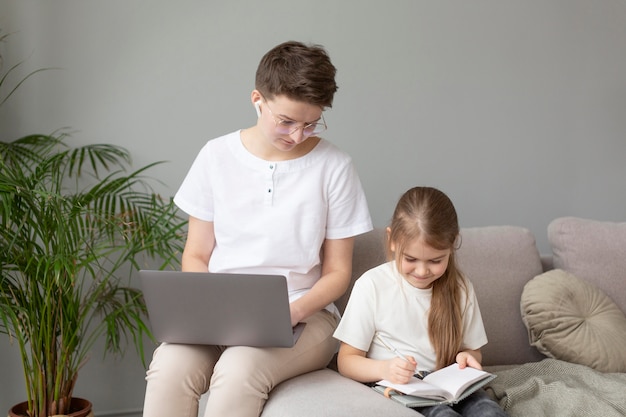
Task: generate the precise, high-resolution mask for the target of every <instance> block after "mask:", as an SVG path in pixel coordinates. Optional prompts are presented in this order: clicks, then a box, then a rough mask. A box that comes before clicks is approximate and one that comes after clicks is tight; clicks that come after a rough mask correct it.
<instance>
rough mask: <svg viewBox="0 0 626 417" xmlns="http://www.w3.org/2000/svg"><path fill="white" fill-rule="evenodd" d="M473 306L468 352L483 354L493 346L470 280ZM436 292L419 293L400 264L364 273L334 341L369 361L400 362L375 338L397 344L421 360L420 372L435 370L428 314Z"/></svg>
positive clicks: (468, 315) (467, 322) (467, 323)
mask: <svg viewBox="0 0 626 417" xmlns="http://www.w3.org/2000/svg"><path fill="white" fill-rule="evenodd" d="M467 284H468V294H467V299H468V300H469V304H468V306H467V309H466V311H465V313H464V314H463V320H464V322H463V331H464V339H463V346H462V349H478V348H480V347H481V346H483V345H485V344H486V343H487V335H486V334H485V328H484V326H483V321H482V317H481V315H480V309H479V308H478V301H477V300H476V294H475V293H474V288H473V286H472V284H471V283H470V282H469V281H468V282H467ZM431 296H432V289H425V290H422V289H419V288H415V287H413V286H412V285H411V284H409V283H408V282H406V280H405V279H404V278H403V277H402V275H401V274H400V273H399V272H398V270H397V268H396V263H395V261H391V262H387V263H385V264H382V265H380V266H378V267H376V268H373V269H371V270H369V271H367V272H366V273H364V274H363V275H362V276H361V277H360V278H359V279H358V280H357V281H356V282H355V284H354V288H353V289H352V293H351V295H350V299H349V301H348V304H347V306H346V309H345V311H344V314H343V317H342V319H341V322H340V323H339V326H338V327H337V329H336V330H335V333H334V337H335V338H336V339H339V340H341V341H342V342H344V343H347V344H349V345H351V346H353V347H355V348H357V349H359V350H362V351H365V352H367V355H366V356H367V357H368V358H372V359H379V360H386V359H391V358H393V357H395V354H394V353H393V352H391V351H389V349H387V348H386V347H385V346H384V345H383V344H382V343H381V342H380V341H378V340H377V339H376V338H375V336H376V334H377V333H380V334H381V336H382V338H383V340H385V341H388V343H391V344H392V345H393V347H395V348H396V349H397V350H398V351H399V352H401V353H402V354H403V355H410V356H413V357H414V358H415V360H416V361H417V364H418V369H425V370H434V369H435V367H436V353H435V350H434V349H433V346H432V344H431V343H430V338H429V337H428V311H429V309H430V301H431Z"/></svg>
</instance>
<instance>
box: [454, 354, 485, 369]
mask: <svg viewBox="0 0 626 417" xmlns="http://www.w3.org/2000/svg"><path fill="white" fill-rule="evenodd" d="M474 352H475V351H467V350H465V351H463V352H459V353H457V355H456V363H458V364H459V368H461V369H463V368H465V367H466V366H469V367H471V368H476V369H481V370H482V369H483V367H482V366H481V365H480V362H479V360H478V358H477V356H478V357H480V353H479V354H478V355H473V353H474Z"/></svg>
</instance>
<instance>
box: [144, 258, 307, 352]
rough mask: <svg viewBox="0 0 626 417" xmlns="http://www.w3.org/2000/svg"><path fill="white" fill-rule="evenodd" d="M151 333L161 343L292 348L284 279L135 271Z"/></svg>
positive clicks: (296, 334)
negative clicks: (146, 308) (146, 309)
mask: <svg viewBox="0 0 626 417" xmlns="http://www.w3.org/2000/svg"><path fill="white" fill-rule="evenodd" d="M139 280H140V285H141V289H142V291H143V295H144V298H145V300H146V305H147V307H148V315H149V320H150V326H151V328H152V332H153V334H154V336H155V337H156V339H157V340H159V341H160V342H169V343H185V344H205V345H225V346H257V347H270V346H271V347H292V346H293V345H294V344H295V343H296V341H297V339H298V337H299V336H300V334H301V332H302V330H303V327H304V323H300V324H298V325H297V326H296V327H294V328H292V327H291V316H290V312H289V297H288V293H287V279H286V278H285V277H284V276H281V275H250V274H216V273H209V272H206V273H200V272H180V271H151V270H141V271H139Z"/></svg>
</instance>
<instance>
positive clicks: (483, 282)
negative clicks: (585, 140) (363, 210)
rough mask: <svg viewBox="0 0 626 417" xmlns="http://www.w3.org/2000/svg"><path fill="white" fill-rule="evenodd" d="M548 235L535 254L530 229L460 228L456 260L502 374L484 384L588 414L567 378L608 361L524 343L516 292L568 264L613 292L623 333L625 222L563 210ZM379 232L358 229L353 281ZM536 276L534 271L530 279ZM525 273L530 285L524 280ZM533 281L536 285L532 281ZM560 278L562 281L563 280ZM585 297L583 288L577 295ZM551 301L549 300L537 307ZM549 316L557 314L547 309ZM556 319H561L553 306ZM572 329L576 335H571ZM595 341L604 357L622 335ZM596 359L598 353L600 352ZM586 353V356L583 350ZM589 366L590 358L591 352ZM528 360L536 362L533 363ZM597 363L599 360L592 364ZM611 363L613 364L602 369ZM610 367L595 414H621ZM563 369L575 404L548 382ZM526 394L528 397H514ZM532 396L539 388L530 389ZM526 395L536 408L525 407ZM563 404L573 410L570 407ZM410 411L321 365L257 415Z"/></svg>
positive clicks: (362, 415) (540, 410) (376, 257)
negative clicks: (547, 249) (575, 358)
mask: <svg viewBox="0 0 626 417" xmlns="http://www.w3.org/2000/svg"><path fill="white" fill-rule="evenodd" d="M548 238H549V242H550V244H551V246H552V252H553V253H552V254H546V255H544V256H543V257H542V256H540V254H539V252H538V250H537V247H536V245H535V239H534V236H533V235H532V234H531V232H530V231H529V230H527V229H525V228H521V227H514V226H493V227H479V228H464V229H462V245H461V248H460V249H459V251H458V259H459V264H460V266H461V268H462V270H463V271H464V272H465V274H466V275H467V276H468V277H469V278H470V280H471V281H472V283H473V284H474V287H475V289H476V293H477V296H478V300H479V304H480V308H481V313H482V316H483V321H484V323H485V328H486V331H487V336H488V338H489V343H488V344H487V345H486V346H485V347H484V348H483V365H484V366H485V367H486V369H487V370H490V371H493V372H494V373H496V374H498V378H496V380H495V381H498V380H500V381H501V386H495V385H494V388H493V389H488V391H489V392H490V393H491V394H492V396H494V398H495V399H496V400H498V401H500V404H501V405H502V407H503V408H505V409H506V410H507V411H508V412H509V414H510V415H511V416H518V415H529V416H531V415H532V416H540V415H550V416H555V415H592V414H590V413H589V412H588V410H587V409H586V408H585V407H587V406H588V405H587V404H585V403H584V401H586V399H585V398H584V397H585V395H580V394H579V393H577V392H576V391H572V386H573V385H575V384H577V383H578V384H581V383H580V382H579V380H580V379H582V380H585V381H586V380H591V378H590V377H589V375H588V373H593V374H594V378H599V379H606V378H607V377H608V376H609V374H607V373H606V371H607V370H606V369H604V370H602V371H597V370H595V369H593V368H592V367H588V366H586V365H580V364H576V363H572V362H570V361H566V360H563V358H562V357H561V358H559V355H560V353H559V352H557V353H556V354H553V352H551V351H550V349H552V347H551V346H549V344H548V343H547V341H542V340H534V341H533V344H534V345H535V346H538V347H539V349H538V348H537V347H535V346H533V345H531V342H530V341H529V340H530V339H532V335H531V333H532V332H531V330H529V329H528V328H527V327H526V325H529V323H528V321H529V320H531V319H530V318H529V316H530V313H528V312H524V311H522V309H521V308H520V300H521V299H522V298H523V297H527V295H526V292H528V293H529V294H531V295H532V291H530V290H528V287H532V286H533V285H534V287H535V288H533V289H534V290H535V292H536V291H539V293H540V295H541V297H543V296H544V294H547V293H549V292H550V291H543V289H542V288H541V285H543V284H544V282H545V281H546V280H547V279H548V278H550V277H549V276H546V277H544V275H545V274H544V272H546V271H550V270H552V271H562V270H565V271H568V272H569V273H570V274H573V275H575V276H576V277H578V278H580V279H582V280H583V281H585V282H587V283H589V285H591V286H593V288H595V289H599V290H601V291H603V292H604V293H606V294H609V295H610V297H611V298H612V300H613V301H614V303H615V304H616V305H617V307H618V311H619V313H620V314H618V315H617V316H616V315H615V314H613V316H612V317H611V320H614V321H615V323H616V324H611V326H612V327H611V328H610V329H609V331H608V333H614V331H615V329H617V330H616V331H617V332H618V333H620V334H618V336H619V337H626V319H625V318H624V312H625V311H626V223H608V222H597V221H592V220H585V219H578V218H571V217H570V218H560V219H556V220H554V221H553V222H552V223H551V224H550V225H549V227H548ZM383 241H384V233H383V229H375V230H374V231H372V232H370V233H367V234H364V235H362V236H359V237H357V239H356V242H355V250H354V265H353V282H354V280H356V279H358V277H359V276H360V275H361V274H362V273H363V272H364V271H366V270H367V269H369V268H372V267H374V266H376V265H378V264H380V263H382V262H384V261H385V259H384V250H383V244H384V242H383ZM535 277H539V278H540V279H538V280H534V278H535ZM531 281H532V284H530V285H528V286H527V284H528V283H529V282H531ZM548 281H549V282H548V283H551V282H552V281H554V282H556V280H551V281H550V280H548ZM535 282H537V283H538V284H537V285H535V284H534V283H535ZM538 286H539V288H537V287H538ZM525 287H526V288H527V290H528V291H526V290H525ZM566 287H569V284H567V285H566ZM349 292H350V291H348V292H347V293H346V294H345V295H344V297H342V298H341V299H340V300H338V302H337V305H338V306H339V308H340V309H343V308H344V307H345V304H346V302H347V299H348V297H349ZM552 292H553V293H554V292H556V293H557V294H565V300H566V301H565V302H559V301H556V302H552V301H551V300H548V303H547V305H548V306H555V307H558V306H559V305H561V304H567V302H568V301H567V300H570V299H572V297H574V298H575V294H574V295H572V294H569V293H568V292H567V291H565V290H562V289H561V288H558V287H557V288H556V289H555V291H552ZM557 296H558V295H557ZM533 297H535V298H540V297H537V296H533ZM582 298H583V299H587V298H590V297H587V295H586V294H583V295H582ZM570 301H571V300H570ZM530 304H532V303H530ZM531 307H532V306H531ZM550 308H551V307H547V308H545V309H544V310H549V309H550ZM531 310H532V308H531ZM527 313H528V314H527ZM613 313H615V312H614V311H613ZM568 314H569V313H568ZM594 314H595V313H594ZM603 314H604V313H603ZM583 315H584V317H582V318H581V320H582V323H583V324H585V323H587V322H586V321H585V320H587V316H589V314H588V312H584V313H583ZM527 316H528V317H527ZM552 316H553V318H554V314H552ZM618 316H621V319H623V323H622V322H620V321H619V320H620V317H618ZM540 320H541V322H542V323H545V320H544V319H543V318H541V317H540ZM603 320H604V319H603V318H601V319H600V321H601V322H603ZM557 322H559V320H558V314H557ZM589 322H591V321H589ZM540 324H541V323H540ZM622 324H624V325H623V326H622ZM558 327H559V326H558V325H556V326H554V328H558ZM573 327H574V328H575V329H580V328H581V327H582V328H584V327H585V326H581V323H577V324H576V325H574V326H573ZM587 327H588V326H587ZM548 330H550V329H548ZM587 330H588V329H587ZM576 331H577V330H576ZM565 332H566V333H568V332H569V333H573V332H574V330H572V329H569V330H567V329H566V330H565ZM548 333H549V331H545V332H543V333H541V334H539V335H535V336H536V337H535V339H541V336H542V335H543V334H546V335H547V334H548ZM606 333H607V332H605V333H603V334H593V332H592V335H591V336H587V338H589V337H591V338H598V337H600V338H601V337H613V335H608V336H607V334H606ZM529 335H530V336H529ZM552 336H553V337H554V338H556V339H557V342H558V341H560V340H565V339H564V338H562V337H561V335H559V334H558V333H557V334H554V335H552ZM570 336H571V334H570ZM574 336H577V337H578V335H574ZM529 337H530V339H529ZM578 342H581V343H585V342H584V338H583V340H581V339H580V337H578V339H575V341H574V344H576V343H578ZM595 342H597V345H600V351H598V352H597V355H600V356H605V355H606V354H605V353H604V352H602V351H601V348H602V345H603V344H607V345H608V344H611V343H613V344H615V343H619V342H621V340H619V339H618V340H611V341H610V343H603V340H602V339H599V340H595ZM586 346H587V344H582V345H580V346H578V347H577V351H585V349H586ZM624 346H626V341H624V343H622V344H621V345H620V346H619V348H617V353H616V354H617V358H614V363H617V364H618V368H619V364H620V363H621V364H623V366H624V367H626V350H625V349H626V348H624ZM597 349H598V348H597V346H596V347H594V350H597ZM540 350H541V352H543V353H541V352H540ZM619 355H622V356H621V357H620V356H619ZM553 358H556V359H553ZM600 359H601V360H603V358H600ZM586 360H587V361H589V359H588V358H587V359H586ZM591 365H594V363H593V361H592V363H591ZM533 366H534V367H535V368H532V367H533ZM568 366H572V367H574V366H576V367H577V368H576V369H570V368H567V367H568ZM528 367H530V368H528ZM597 368H601V367H600V366H596V369H597ZM608 371H615V370H611V369H608ZM617 371H619V372H618V373H611V374H610V376H611V377H613V376H615V378H613V379H612V380H611V381H609V382H610V385H611V386H610V387H609V386H607V388H606V389H605V388H603V389H602V390H601V393H598V392H591V393H590V395H592V398H596V399H597V396H598V395H600V396H602V395H605V393H606V395H607V396H610V395H613V394H611V393H612V390H615V391H616V393H615V394H614V395H615V398H613V397H611V398H607V404H608V405H607V407H608V408H607V409H602V408H599V410H601V411H602V413H603V414H597V413H593V415H603V416H607V415H626V405H624V404H623V402H624V400H623V398H621V397H624V395H623V393H624V392H626V377H625V376H626V374H624V372H626V369H621V368H620V369H617ZM578 373H580V374H581V376H579V377H578V378H579V379H578V380H577V379H576V378H575V377H574V376H575V375H578ZM539 374H541V375H539ZM564 375H569V376H568V378H570V379H572V380H571V381H567V383H566V384H564V385H563V384H561V385H563V386H562V387H561V388H562V389H563V390H565V391H567V392H570V393H574V395H576V396H577V397H581V398H582V399H581V401H580V402H581V404H577V403H576V401H575V399H570V398H567V396H565V395H563V394H562V393H560V392H559V390H558V389H555V380H556V381H557V382H558V381H560V380H563V379H564V378H565V376H564ZM541 378H543V379H541ZM495 381H494V383H495ZM529 381H532V382H529ZM514 383H532V386H531V387H524V386H520V387H518V388H519V389H513V387H512V385H513V384H514ZM559 386H560V385H559ZM537 387H539V388H537ZM546 387H547V388H546ZM509 388H511V389H510V390H509ZM544 388H545V389H544ZM557 388H558V386H557ZM507 390H508V391H507ZM581 391H582V392H584V393H586V392H587V391H589V390H588V387H586V386H583V387H581ZM528 392H534V394H533V395H534V396H535V397H534V398H531V397H532V396H531V397H528V395H529V394H527V393H528ZM520 393H522V394H520ZM550 393H554V395H557V396H558V398H559V399H560V398H563V399H564V400H563V401H567V404H564V405H560V404H557V403H558V402H559V401H561V400H558V401H555V399H554V398H553V397H551V396H550V395H549V394H550ZM524 395H525V396H526V397H525V398H521V397H522V396H524ZM539 395H541V396H542V397H541V398H537V396H539ZM544 397H545V398H544ZM518 400H519V401H518ZM524 401H526V403H524ZM620 401H621V403H620ZM598 402H600V401H594V408H593V410H596V411H597V410H598V408H596V407H598V404H597V403H598ZM518 403H519V404H518ZM575 403H576V404H575ZM528 404H531V405H533V407H535V408H534V409H532V407H530V406H529V405H528ZM518 405H519V406H518ZM516 407H517V408H516ZM551 407H552V409H551ZM555 407H556V410H557V411H555ZM568 407H569V408H571V409H572V410H573V411H568V410H569V408H568ZM611 407H612V408H611ZM610 409H614V410H615V411H616V413H615V414H611V411H610ZM558 410H564V412H563V413H561V412H558ZM607 410H609V411H607ZM416 415H418V414H417V413H416V412H415V411H414V410H411V409H406V408H404V407H403V406H400V405H398V404H397V403H395V402H393V401H391V400H389V399H387V398H385V397H383V396H381V395H379V394H377V393H375V392H373V390H372V389H371V388H368V387H366V386H365V385H362V384H360V383H357V382H354V381H352V380H350V379H347V378H344V377H342V376H341V375H339V374H338V373H337V372H336V371H335V370H334V369H333V364H331V365H329V367H328V368H326V369H322V370H319V371H315V372H311V373H308V374H305V375H302V376H299V377H296V378H293V379H291V380H288V381H285V382H284V383H282V384H280V385H279V386H277V387H276V388H275V389H274V390H273V391H272V392H271V394H270V397H269V400H268V401H267V404H266V406H265V409H264V411H263V414H262V416H263V417H296V416H297V417H307V416H311V417H313V416H315V417H320V416H329V417H331V416H332V417H342V416H358V417H370V416H371V417H381V416H394V417H400V416H412V417H415V416H416Z"/></svg>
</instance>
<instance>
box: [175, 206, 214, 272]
mask: <svg viewBox="0 0 626 417" xmlns="http://www.w3.org/2000/svg"><path fill="white" fill-rule="evenodd" d="M214 247H215V234H214V229H213V222H207V221H204V220H200V219H198V218H196V217H192V216H189V225H188V229H187V241H186V242H185V249H184V250H183V255H182V270H183V271H187V272H207V271H208V270H209V260H210V259H211V253H212V252H213V248H214Z"/></svg>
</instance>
